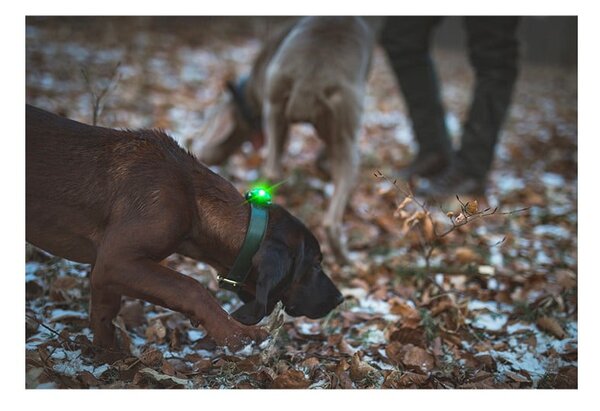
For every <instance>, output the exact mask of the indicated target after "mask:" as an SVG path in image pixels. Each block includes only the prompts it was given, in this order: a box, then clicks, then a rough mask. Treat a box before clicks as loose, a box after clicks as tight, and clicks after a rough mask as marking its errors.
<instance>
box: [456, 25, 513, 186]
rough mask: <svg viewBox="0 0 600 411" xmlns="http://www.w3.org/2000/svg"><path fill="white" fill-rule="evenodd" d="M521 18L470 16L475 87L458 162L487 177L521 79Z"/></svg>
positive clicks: (465, 169) (470, 172)
mask: <svg viewBox="0 0 600 411" xmlns="http://www.w3.org/2000/svg"><path fill="white" fill-rule="evenodd" d="M517 25H518V17H466V18H465V28H466V31H467V41H468V47H469V58H470V61H471V64H472V66H473V68H474V70H475V90H474V93H473V99H472V102H471V108H470V111H469V116H468V120H467V122H466V124H465V127H464V134H463V137H462V142H461V149H460V151H459V152H458V155H457V157H458V165H459V167H460V168H461V170H462V171H463V172H464V173H465V174H468V175H470V176H472V177H475V178H478V179H481V180H483V179H485V177H486V175H487V173H488V171H489V170H490V168H491V165H492V160H493V157H494V149H495V146H496V142H497V140H498V135H499V133H500V128H501V126H502V123H503V121H504V118H505V117H506V113H507V110H508V107H509V104H510V99H511V95H512V91H513V87H514V84H515V80H516V78H517V58H518V44H517V39H516V29H517Z"/></svg>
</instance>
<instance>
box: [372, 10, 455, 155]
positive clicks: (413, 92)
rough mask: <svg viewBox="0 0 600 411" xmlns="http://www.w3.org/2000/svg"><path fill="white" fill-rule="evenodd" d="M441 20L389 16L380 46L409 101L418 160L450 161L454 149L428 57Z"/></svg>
mask: <svg viewBox="0 0 600 411" xmlns="http://www.w3.org/2000/svg"><path fill="white" fill-rule="evenodd" d="M439 21H440V17H388V18H387V19H386V22H385V26H384V28H383V31H382V33H381V44H382V46H383V47H384V49H385V50H386V52H387V54H388V57H389V61H390V64H391V66H392V69H393V70H394V73H395V74H396V79H397V80H398V84H399V86H400V89H401V90H402V94H403V95H404V99H405V100H406V104H407V106H408V110H409V114H410V117H411V120H412V125H413V132H414V134H415V137H416V139H417V143H418V145H419V157H423V156H424V155H427V154H432V153H435V154H441V155H442V157H444V158H448V159H449V158H450V156H451V152H452V147H451V144H450V140H449V138H448V132H447V130H446V123H445V119H444V117H445V116H444V109H443V107H442V103H441V99H440V91H439V86H438V81H437V76H436V73H435V70H434V67H433V63H432V61H431V57H430V55H429V46H430V42H431V33H432V30H433V28H434V27H435V26H436V25H437V24H438V23H439Z"/></svg>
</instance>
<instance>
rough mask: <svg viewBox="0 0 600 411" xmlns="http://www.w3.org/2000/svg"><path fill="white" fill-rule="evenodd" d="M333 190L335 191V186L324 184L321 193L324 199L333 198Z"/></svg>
mask: <svg viewBox="0 0 600 411" xmlns="http://www.w3.org/2000/svg"><path fill="white" fill-rule="evenodd" d="M334 190H335V186H334V185H333V183H326V184H325V187H324V190H323V193H324V194H325V197H327V198H331V197H332V196H333V191H334Z"/></svg>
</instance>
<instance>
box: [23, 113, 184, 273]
mask: <svg viewBox="0 0 600 411" xmlns="http://www.w3.org/2000/svg"><path fill="white" fill-rule="evenodd" d="M194 167H195V160H194V159H193V157H192V156H190V155H189V154H188V153H187V152H185V151H184V150H182V149H181V148H180V147H179V146H178V145H177V143H176V142H175V141H174V140H173V139H171V138H170V137H169V136H167V135H166V134H164V133H162V132H159V131H153V130H141V131H130V130H113V129H108V128H103V127H94V126H89V125H86V124H82V123H78V122H76V121H73V120H69V119H66V118H62V117H60V116H57V115H55V114H52V113H49V112H47V111H44V110H41V109H39V108H36V107H33V106H30V105H27V106H26V189H25V191H26V231H27V234H26V235H27V240H28V241H30V242H31V243H33V244H34V245H38V246H39V247H41V248H43V249H46V250H49V251H51V252H52V251H54V253H55V254H58V255H63V256H65V257H67V258H70V259H72V260H75V261H82V262H90V261H93V259H94V255H95V247H96V244H97V241H98V240H99V238H100V237H101V236H102V233H103V230H104V229H105V228H106V226H107V225H108V224H109V223H110V221H111V220H114V219H115V218H116V217H117V215H121V216H122V215H125V214H127V213H134V212H139V211H143V208H144V207H147V206H148V205H149V204H152V203H153V201H154V199H153V198H149V196H150V197H151V196H152V195H157V193H158V191H157V190H158V187H165V186H166V187H173V186H176V185H184V186H187V185H188V183H189V181H188V180H189V175H191V170H192V169H193V168H194ZM152 187H156V190H153V189H152ZM186 188H187V187H186ZM153 193H154V194H153ZM69 230H71V231H69ZM47 238H52V239H53V240H52V244H49V243H50V241H46V239H47ZM56 238H62V239H63V240H62V242H61V241H56ZM74 242H80V243H83V244H86V243H87V244H88V245H89V246H88V247H87V249H86V248H85V247H74V246H73V247H72V246H71V245H72V244H73V243H74ZM57 246H58V247H60V248H61V250H60V252H58V251H55V247H57ZM70 248H71V249H73V250H75V249H76V248H77V250H78V251H77V253H74V254H69V249H70ZM82 250H83V251H82Z"/></svg>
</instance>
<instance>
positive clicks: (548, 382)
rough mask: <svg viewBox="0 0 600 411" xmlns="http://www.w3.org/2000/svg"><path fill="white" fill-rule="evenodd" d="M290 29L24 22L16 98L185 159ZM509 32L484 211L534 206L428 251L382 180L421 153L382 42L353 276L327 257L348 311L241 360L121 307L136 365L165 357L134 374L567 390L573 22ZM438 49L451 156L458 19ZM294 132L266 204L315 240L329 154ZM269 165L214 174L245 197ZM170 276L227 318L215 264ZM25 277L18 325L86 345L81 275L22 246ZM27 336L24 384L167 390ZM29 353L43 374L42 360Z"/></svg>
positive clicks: (571, 331) (235, 161)
mask: <svg viewBox="0 0 600 411" xmlns="http://www.w3.org/2000/svg"><path fill="white" fill-rule="evenodd" d="M290 19H293V17H208V16H203V17H27V19H26V27H25V30H26V31H25V36H26V90H25V92H26V100H27V103H29V104H33V105H36V106H38V107H41V108H44V109H46V110H49V111H52V112H55V113H57V114H60V115H63V116H67V117H69V118H72V119H75V120H78V121H81V122H85V123H92V122H93V121H94V104H93V103H94V96H96V97H97V96H99V95H103V97H102V99H101V105H100V108H101V110H100V111H99V112H98V113H97V116H96V122H97V124H98V125H100V126H104V127H114V128H143V127H152V128H162V129H164V130H166V132H167V133H168V134H169V135H171V136H173V137H174V138H175V139H176V140H177V141H178V142H179V143H180V144H181V145H182V146H184V147H186V148H188V149H190V150H191V151H192V152H193V151H195V150H200V149H201V147H202V143H203V137H204V136H205V133H206V130H207V128H209V126H210V124H208V123H209V122H210V119H211V115H212V111H213V110H214V108H215V107H216V106H217V105H218V104H219V103H220V102H222V101H223V99H226V98H228V97H227V95H226V93H225V91H224V90H225V82H226V81H227V80H231V79H235V78H237V77H238V76H240V75H243V74H246V73H248V72H249V71H250V68H251V66H252V63H253V59H254V57H255V56H256V54H257V53H258V51H259V50H260V47H261V44H262V42H263V41H264V39H265V38H266V36H268V35H269V34H270V33H273V32H274V31H275V30H277V28H278V27H280V26H281V25H282V24H284V23H285V22H286V21H289V20H290ZM518 36H519V39H520V41H521V46H520V50H521V67H520V72H519V78H518V82H517V85H516V88H515V93H514V97H513V103H512V105H511V108H510V111H509V114H508V118H507V120H506V123H505V127H504V129H503V131H502V134H501V137H500V142H499V144H498V147H497V150H496V158H495V160H494V164H493V168H492V172H491V175H490V183H489V186H488V190H487V199H486V202H487V204H481V205H480V206H481V208H483V207H487V206H489V207H492V208H494V207H498V209H499V211H500V212H507V213H510V212H511V211H512V210H519V209H523V208H526V209H527V211H525V212H518V213H513V214H504V215H500V214H498V215H496V216H493V217H490V218H485V219H482V220H480V221H476V222H474V223H473V224H469V225H467V226H465V227H462V228H461V229H458V230H455V231H454V232H452V233H451V234H450V235H448V236H446V237H444V238H441V239H429V240H425V241H426V242H425V243H424V242H423V241H424V240H423V233H427V230H428V229H427V227H425V222H424V220H419V219H417V220H418V221H420V222H419V223H417V224H416V225H413V226H409V225H408V224H407V223H406V220H407V219H406V218H404V219H403V218H399V216H398V213H395V211H397V210H396V209H397V207H398V204H399V203H400V201H401V200H402V197H401V196H400V195H399V193H398V191H397V190H396V189H395V187H394V186H393V184H391V182H390V181H387V180H385V179H383V178H378V177H376V176H375V175H374V174H377V172H381V173H383V174H384V175H392V174H393V173H394V172H395V171H397V170H398V169H399V168H400V167H402V166H403V165H405V164H407V163H408V162H409V161H410V159H411V156H412V155H413V154H414V153H415V148H416V147H415V143H414V141H413V136H412V131H411V127H410V118H409V117H408V115H407V111H406V107H405V104H404V101H403V99H402V96H401V94H400V93H399V90H398V87H397V85H396V82H395V79H394V76H393V74H392V72H391V71H390V67H389V64H388V62H387V59H386V56H385V54H384V53H383V51H382V50H381V49H380V48H379V47H378V48H377V49H376V51H375V54H374V62H373V66H372V71H371V74H370V77H369V82H368V88H367V95H366V99H365V115H364V118H363V128H362V132H361V135H360V157H361V173H360V178H359V181H357V184H356V189H355V191H354V193H353V195H352V199H351V201H350V204H349V207H348V210H347V212H346V216H345V220H344V225H345V230H346V232H347V233H348V242H349V247H350V249H351V251H352V252H353V255H354V257H355V260H356V266H355V267H353V268H352V269H347V268H346V269H345V268H343V267H339V266H338V265H337V264H335V262H333V261H331V260H330V259H326V269H327V272H328V273H329V274H330V275H331V276H332V278H333V279H334V280H335V281H336V283H337V284H338V285H339V286H340V288H341V289H342V290H343V292H344V294H345V295H346V297H347V299H346V302H345V303H344V305H343V306H342V307H340V309H339V311H336V312H335V313H334V315H332V316H331V317H330V318H328V319H326V320H325V321H310V320H307V319H291V318H287V317H286V319H285V323H284V325H283V326H282V327H280V329H278V331H277V332H278V333H279V334H277V335H278V336H279V339H276V342H275V343H274V344H275V347H276V348H277V350H278V352H280V353H281V352H283V353H284V354H277V356H271V357H268V358H265V357H261V358H260V359H258V358H255V357H256V356H254V357H253V356H250V357H248V358H250V359H251V361H250V360H248V358H241V357H240V358H238V357H234V356H230V357H227V356H226V355H225V354H224V353H223V352H221V351H218V350H215V349H214V347H210V346H209V345H206V344H207V343H206V342H205V340H204V339H203V337H204V335H203V333H202V332H201V331H198V330H195V329H193V327H191V326H190V325H189V322H187V320H185V318H184V317H183V316H181V315H180V314H178V313H171V312H169V311H168V310H164V309H162V308H161V307H156V306H152V305H150V304H147V303H140V302H136V301H129V300H128V301H126V304H125V306H126V307H127V309H125V310H124V311H123V313H122V315H121V316H120V317H119V318H121V319H122V323H120V324H121V328H122V333H123V338H126V337H127V338H129V343H130V347H131V349H130V355H131V356H132V358H134V360H131V363H134V362H135V359H139V358H144V361H146V360H147V358H146V357H144V356H143V355H144V353H148V352H149V350H150V351H151V350H155V351H156V350H158V352H159V354H157V355H158V357H160V358H159V360H157V361H155V362H154V363H152V362H148V363H147V364H146V365H147V366H149V367H150V368H152V369H153V370H155V371H156V372H157V373H163V374H167V375H171V376H175V377H177V378H180V379H185V381H187V382H186V383H183V385H184V386H185V384H188V385H187V386H188V387H219V386H225V387H247V388H250V387H272V386H274V385H275V386H276V385H279V386H283V387H291V386H294V384H296V385H297V386H298V387H303V388H306V387H309V386H310V387H312V388H319V387H321V388H323V387H345V388H365V387H390V388H403V387H412V388H415V387H428V388H449V387H465V388H466V387H478V388H493V387H502V388H526V387H554V388H560V387H563V388H564V387H570V388H574V387H576V386H577V265H578V260H577V223H578V217H577V17H533V16H531V17H523V18H522V19H521V22H520V26H519V30H518ZM433 57H434V60H435V62H436V65H437V70H438V75H439V77H440V83H441V90H442V100H443V104H444V106H445V108H446V113H447V114H446V124H447V125H448V129H449V132H450V135H451V137H452V139H453V142H454V144H458V142H459V140H460V136H461V133H462V124H463V122H464V119H465V115H466V112H467V109H468V105H469V102H470V98H471V88H472V85H473V73H472V71H471V66H470V65H469V63H468V60H467V54H466V51H465V40H464V30H463V28H462V21H461V18H460V17H447V18H445V19H444V20H443V22H442V24H441V26H440V27H439V28H438V30H437V31H436V34H435V37H434V47H433ZM291 133H292V135H291V138H290V143H289V146H288V148H287V151H286V154H285V157H286V158H285V161H284V164H285V172H286V175H288V176H289V181H288V182H287V183H286V184H284V185H283V186H282V188H281V190H280V191H279V192H278V196H277V197H276V202H278V203H280V204H282V205H285V206H286V207H287V208H289V209H290V210H291V211H292V212H293V213H294V214H295V215H296V216H298V217H299V218H300V219H301V220H302V221H303V222H305V224H307V225H308V226H309V227H310V228H311V229H312V230H313V231H314V232H315V234H316V235H317V236H318V237H319V238H320V239H323V238H324V235H323V232H322V227H321V221H322V214H323V211H322V210H325V209H326V207H327V204H328V201H329V198H330V196H331V193H332V190H333V187H332V185H331V183H330V182H329V181H328V179H327V178H326V177H325V176H323V175H322V174H320V173H319V170H318V169H317V167H316V166H315V159H316V157H317V153H318V151H319V148H320V146H321V143H320V141H319V139H318V138H317V137H316V136H315V133H314V130H313V129H312V127H311V126H309V125H306V124H299V125H296V126H294V127H293V128H292V130H291ZM262 161H263V157H262V154H261V153H259V152H255V151H254V150H253V149H252V146H251V145H249V144H247V145H245V146H243V147H242V150H241V152H239V153H237V154H235V155H234V156H232V157H231V158H230V160H229V162H228V163H227V164H226V165H224V166H223V167H217V168H215V170H216V171H218V172H219V174H221V175H222V176H224V177H226V178H228V179H230V180H231V181H232V182H233V183H234V184H235V185H236V186H237V187H238V188H239V189H240V191H243V190H244V189H245V188H246V187H247V185H248V184H249V183H250V182H252V181H254V180H255V179H256V178H258V177H259V169H260V166H261V164H262ZM462 200H463V201H468V200H470V199H467V198H465V199H462ZM406 211H407V213H409V215H412V216H414V215H415V214H414V213H415V212H417V211H418V210H415V209H410V208H409V209H407V210H406ZM429 211H430V213H431V215H432V217H433V221H434V222H435V225H436V227H437V228H438V229H439V232H442V231H444V229H447V228H448V219H447V217H446V213H447V212H448V211H453V212H460V205H459V204H458V203H453V204H448V205H445V206H444V207H438V206H435V205H431V206H430V208H429ZM413 221H414V219H413ZM423 230H425V231H423ZM427 241H429V242H427ZM430 249H431V252H429V250H430ZM325 251H327V250H325ZM168 264H169V265H170V266H172V267H173V268H175V269H177V270H179V271H181V272H183V273H185V274H188V275H191V276H194V278H196V279H198V280H199V281H201V282H202V283H203V284H205V285H206V286H207V287H208V288H209V289H211V290H212V291H214V292H215V294H216V295H217V297H218V298H219V299H220V301H221V302H222V303H223V304H224V306H225V307H226V308H227V309H228V310H232V309H234V308H235V307H236V304H239V301H238V300H237V298H236V297H235V296H234V295H232V294H230V293H228V292H226V291H219V290H218V287H217V285H216V282H215V280H214V274H215V273H214V271H213V270H212V269H211V268H210V267H208V266H206V265H204V264H201V263H197V262H195V261H190V260H187V259H184V258H182V257H179V256H172V257H171V258H170V259H169V261H168ZM26 272H27V274H26V275H27V277H26V282H27V296H26V298H27V312H28V313H29V315H31V316H33V317H35V318H37V319H38V320H39V321H42V322H43V323H45V324H47V325H48V326H50V327H52V328H53V329H54V330H56V331H58V332H59V333H61V332H62V333H66V335H67V336H69V335H72V336H73V339H74V338H75V337H76V336H79V337H80V338H84V337H85V338H88V337H89V338H91V335H90V331H89V329H88V328H87V326H86V321H85V318H86V310H87V298H88V296H89V295H88V294H87V293H88V292H89V288H88V287H87V285H88V278H87V275H88V273H89V267H86V266H80V265H77V264H73V263H71V262H68V261H65V260H61V259H57V258H55V257H50V256H48V255H45V254H44V253H41V252H39V251H38V250H35V249H33V248H29V249H28V261H27V263H26ZM77 290H80V291H77ZM36 324H37V323H35V322H29V323H28V334H27V338H28V339H27V356H28V363H27V370H28V375H29V374H31V379H30V380H28V386H29V387H32V388H33V387H37V386H42V387H43V386H50V387H65V386H74V387H82V386H83V387H88V386H106V387H140V386H144V387H148V386H151V387H153V386H162V385H164V384H167V383H166V382H165V380H164V379H163V380H161V379H160V378H158V377H156V376H154V377H152V375H149V374H148V372H146V374H143V373H142V374H143V375H142V374H140V375H142V376H138V377H135V375H137V374H136V372H137V371H136V370H137V368H136V367H137V366H136V367H133V368H131V370H133V371H131V370H130V371H128V373H124V372H122V371H121V370H122V368H118V367H115V366H113V365H110V364H105V367H104V368H97V366H96V367H92V368H89V367H91V365H90V364H91V360H90V359H89V358H88V357H86V355H83V356H81V351H80V352H79V356H77V350H69V349H66V348H64V347H62V345H61V340H60V339H59V338H58V337H56V335H54V334H52V333H48V331H47V330H45V329H43V327H39V325H36ZM282 335H285V337H282ZM57 347H58V348H57ZM82 347H83V346H82ZM207 347H208V348H207ZM71 348H73V347H71ZM80 348H81V347H80ZM52 349H55V351H52ZM50 351H52V352H55V354H54V356H52V355H49V354H48V353H49V352H50ZM83 351H84V352H85V350H83ZM40 353H41V354H40ZM44 353H45V354H44ZM45 355H46V357H44V356H45ZM40 356H41V357H42V358H45V359H46V360H47V359H48V358H49V359H50V365H49V366H48V363H45V364H46V365H40V364H44V362H43V361H41V360H40V359H39V358H40ZM74 358H78V360H77V361H79V363H77V362H76V361H75V362H74V360H73V359H74ZM311 358H312V360H311ZM240 361H246V362H244V363H243V364H242V363H240ZM248 361H250V362H248ZM69 363H71V365H72V367H71V368H68V367H67V365H68V364H69ZM226 363H227V364H229V363H232V364H237V365H239V367H240V368H239V369H237V371H236V368H235V367H233V368H231V367H230V366H229V365H227V367H230V368H227V369H228V370H229V371H228V372H230V373H229V374H227V375H226V377H227V378H224V377H223V375H224V374H223V369H224V368H223V367H225V366H226ZM136 364H137V363H136ZM148 364H150V365H148ZM165 364H166V365H165ZM240 364H242V365H240ZM86 367H88V368H86ZM244 367H245V368H244ZM261 367H262V368H261ZM361 367H362V368H361ZM365 367H366V368H365ZM369 367H370V368H369ZM40 369H42V370H43V372H42V371H39V370H40ZM241 369H244V370H245V371H244V372H245V377H243V378H242V374H243V373H241V371H240V370H241ZM265 369H267V370H269V371H268V372H266V374H264V370H265ZM365 370H366V371H365ZM38 371H39V372H38ZM300 371H301V373H302V375H303V376H300V375H299V374H297V372H300ZM85 372H87V373H88V374H90V375H92V377H90V376H89V375H88V374H85ZM82 375H83V376H82ZM115 375H117V376H118V378H115ZM178 381H179V380H178ZM161 384H162V385H161ZM168 384H174V385H178V384H182V383H181V381H179V382H173V380H171V382H169V383H168ZM286 384H287V385H286Z"/></svg>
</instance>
